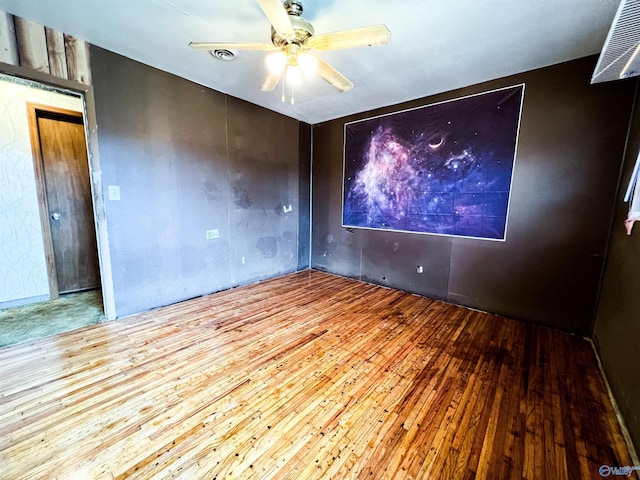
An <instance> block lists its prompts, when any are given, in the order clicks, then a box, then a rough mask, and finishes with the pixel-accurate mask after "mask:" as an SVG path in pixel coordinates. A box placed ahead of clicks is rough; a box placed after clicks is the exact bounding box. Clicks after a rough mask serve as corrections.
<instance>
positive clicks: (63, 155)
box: [32, 106, 100, 293]
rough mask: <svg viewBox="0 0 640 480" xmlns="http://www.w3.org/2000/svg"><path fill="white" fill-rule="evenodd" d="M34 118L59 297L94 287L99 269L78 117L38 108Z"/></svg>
mask: <svg viewBox="0 0 640 480" xmlns="http://www.w3.org/2000/svg"><path fill="white" fill-rule="evenodd" d="M34 116H35V124H36V125H35V127H36V128H37V138H38V141H39V145H38V146H37V147H35V148H34V151H35V150H36V149H37V150H39V154H40V155H39V156H40V159H39V160H40V162H41V165H40V177H41V181H42V185H41V190H43V191H44V192H43V193H44V196H45V197H46V198H45V199H44V200H45V201H44V202H41V203H43V205H42V206H41V211H43V210H42V209H44V211H43V214H44V215H46V216H47V220H48V226H49V231H50V241H51V247H52V252H51V253H52V256H53V259H52V261H50V263H53V265H50V266H51V267H53V268H51V269H50V275H55V283H57V291H58V292H59V293H69V292H75V291H79V290H87V289H91V288H97V287H99V286H100V270H99V267H98V252H97V247H96V234H95V221H94V217H93V205H92V201H91V183H90V178H89V163H88V159H87V145H86V141H85V133H84V125H83V122H82V114H81V113H79V112H70V111H64V110H60V109H51V108H47V107H40V106H38V107H34V114H33V115H32V117H34ZM32 140H33V139H32ZM36 162H38V159H36ZM36 170H38V168H36ZM45 238H46V235H45ZM51 283H52V282H51V281H50V285H51Z"/></svg>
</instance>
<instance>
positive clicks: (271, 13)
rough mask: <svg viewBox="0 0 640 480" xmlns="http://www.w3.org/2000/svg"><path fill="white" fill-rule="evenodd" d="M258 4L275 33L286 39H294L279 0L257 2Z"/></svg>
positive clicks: (259, 0) (291, 27) (291, 26)
mask: <svg viewBox="0 0 640 480" xmlns="http://www.w3.org/2000/svg"><path fill="white" fill-rule="evenodd" d="M258 3H259V4H260V7H261V8H262V11H263V12H264V14H265V15H266V16H267V18H268V19H269V21H270V22H271V25H273V28H274V29H275V31H276V32H278V33H279V34H280V35H281V36H283V37H284V38H286V39H292V38H294V37H295V32H294V31H293V25H291V20H289V14H288V13H287V11H286V10H285V9H284V5H283V4H282V2H281V0H258Z"/></svg>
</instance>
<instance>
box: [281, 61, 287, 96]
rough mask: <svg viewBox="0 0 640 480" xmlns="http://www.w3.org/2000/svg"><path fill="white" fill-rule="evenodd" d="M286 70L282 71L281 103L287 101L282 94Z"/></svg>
mask: <svg viewBox="0 0 640 480" xmlns="http://www.w3.org/2000/svg"><path fill="white" fill-rule="evenodd" d="M286 70H287V69H286V68H285V69H284V70H282V103H284V102H286V101H287V97H286V96H285V93H284V83H285V82H284V73H285V72H286Z"/></svg>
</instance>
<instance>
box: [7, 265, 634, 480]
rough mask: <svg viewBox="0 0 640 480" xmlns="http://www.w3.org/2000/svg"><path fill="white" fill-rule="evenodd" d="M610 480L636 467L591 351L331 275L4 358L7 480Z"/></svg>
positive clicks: (280, 282) (78, 334)
mask: <svg viewBox="0 0 640 480" xmlns="http://www.w3.org/2000/svg"><path fill="white" fill-rule="evenodd" d="M602 465H610V466H617V465H620V466H624V465H632V462H631V460H630V458H629V453H628V451H627V449H626V447H625V444H624V441H623V438H622V436H621V433H620V428H619V426H618V424H617V423H616V417H615V415H614V412H613V410H612V407H611V403H610V401H609V399H608V397H607V393H606V389H605V386H604V384H603V381H602V378H601V376H600V374H599V372H598V369H597V366H596V360H595V356H594V354H593V352H592V350H591V347H590V345H589V343H588V342H587V341H585V340H584V339H582V338H579V337H575V336H571V335H568V334H564V333H559V332H556V331H552V330H549V329H545V328H539V327H534V326H530V325H525V324H522V323H519V322H516V321H512V320H508V319H505V318H502V317H499V316H494V315H488V314H484V313H480V312H476V311H472V310H468V309H464V308H460V307H456V306H452V305H448V304H445V303H442V302H438V301H433V300H429V299H426V298H421V297H417V296H413V295H409V294H406V293H401V292H397V291H394V290H389V289H384V288H381V287H377V286H373V285H369V284H365V283H360V282H357V281H353V280H349V279H344V278H340V277H336V276H333V275H329V274H326V273H322V272H317V271H311V272H302V273H297V274H293V275H288V276H286V277H282V278H279V279H275V280H270V281H268V282H264V283H260V284H256V285H252V286H248V287H243V288H239V289H234V290H230V291H226V292H222V293H218V294H215V295H211V296H208V297H203V298H199V299H195V300H191V301H188V302H184V303H180V304H177V305H173V306H170V307H167V308H163V309H160V310H156V311H152V312H149V313H146V314H143V315H138V316H135V317H130V318H127V319H123V320H119V321H116V322H109V323H102V324H97V325H92V326H88V327H85V328H82V329H80V330H76V331H73V332H69V333H65V334H61V335H57V336H53V337H48V338H45V339H42V340H39V341H34V342H31V343H28V344H22V345H15V346H11V347H6V348H3V349H0V477H1V478H3V479H27V478H28V479H53V478H62V479H73V478H77V479H102V478H105V479H112V478H115V479H122V478H145V479H146V478H159V479H161V478H182V479H207V480H222V479H240V478H255V479H261V480H262V479H270V478H277V479H320V478H327V479H329V478H331V479H343V478H367V479H392V478H394V479H400V478H402V479H408V478H413V479H427V478H429V479H471V478H482V479H485V478H486V479H509V478H526V479H553V480H558V479H564V478H572V479H589V478H594V479H600V478H602V477H601V476H600V474H599V473H598V470H599V468H600V467H601V466H602ZM634 475H635V473H634Z"/></svg>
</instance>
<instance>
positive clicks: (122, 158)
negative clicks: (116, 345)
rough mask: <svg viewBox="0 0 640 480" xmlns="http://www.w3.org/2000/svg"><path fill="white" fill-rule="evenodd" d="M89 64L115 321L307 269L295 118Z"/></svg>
mask: <svg viewBox="0 0 640 480" xmlns="http://www.w3.org/2000/svg"><path fill="white" fill-rule="evenodd" d="M91 59H92V72H93V79H94V91H95V104H96V115H97V123H98V137H99V149H100V163H101V165H102V184H103V186H104V188H105V198H108V195H107V192H106V189H107V187H108V185H118V186H120V189H121V200H120V201H109V200H106V217H107V224H108V230H109V247H110V254H111V263H112V270H113V281H114V289H115V302H116V312H117V315H118V316H119V317H120V316H123V315H129V314H132V313H136V312H141V311H144V310H148V309H151V308H154V307H159V306H162V305H167V304H171V303H175V302H177V301H181V300H184V299H187V298H192V297H194V296H199V295H203V294H206V293H210V292H214V291H218V290H222V289H226V288H230V287H233V286H237V285H243V284H247V283H251V282H255V281H258V280H263V279H266V278H270V277H274V276H277V275H282V274H285V273H289V272H293V271H295V270H296V269H297V268H298V265H299V264H302V265H304V256H305V255H306V257H307V265H308V250H309V249H308V243H309V241H308V238H309V234H308V224H309V222H308V218H309V205H308V189H309V187H308V182H309V180H308V178H309V176H308V171H307V172H305V171H302V172H301V169H300V164H302V165H308V164H309V162H310V157H309V154H310V149H309V148H307V149H306V150H304V149H301V148H300V144H299V122H297V121H296V120H293V119H291V118H288V117H285V116H283V115H280V114H277V113H274V112H271V111H269V110H266V109H264V108H261V107H258V106H256V105H253V104H250V103H247V102H244V101H242V100H238V99H236V98H233V97H229V96H227V95H224V94H222V93H219V92H215V91H213V90H210V89H207V88H204V87H202V86H199V85H196V84H194V83H191V82H189V81H187V80H184V79H182V78H179V77H176V76H173V75H170V74H168V73H165V72H162V71H159V70H156V69H154V68H151V67H148V66H146V65H143V64H141V63H138V62H135V61H133V60H130V59H127V58H124V57H121V56H119V55H116V54H114V53H111V52H108V51H105V50H102V49H99V48H92V51H91ZM304 155H306V158H304V157H303V156H304ZM301 174H302V175H303V176H302V177H301ZM301 185H302V188H301ZM305 185H306V192H305V191H304V190H305ZM301 190H303V197H305V198H302V200H301V199H300V198H299V192H300V191H301ZM284 207H286V208H284ZM289 208H290V209H291V210H289ZM305 222H306V223H305ZM300 223H302V224H303V237H302V238H300V237H299V225H300ZM213 229H217V230H218V232H219V238H215V239H211V240H207V238H206V236H205V231H206V230H213ZM301 246H302V247H303V248H301ZM300 256H302V257H303V260H301V259H300Z"/></svg>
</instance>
